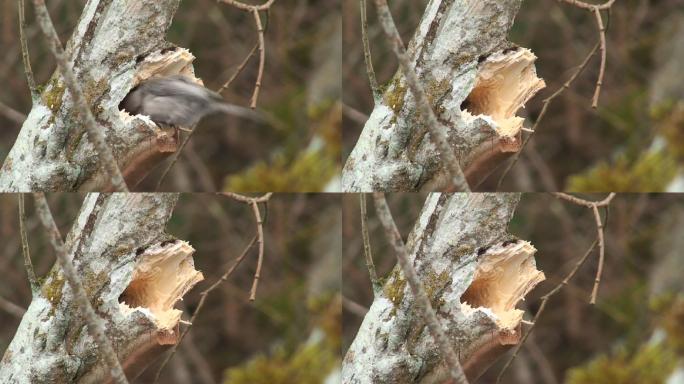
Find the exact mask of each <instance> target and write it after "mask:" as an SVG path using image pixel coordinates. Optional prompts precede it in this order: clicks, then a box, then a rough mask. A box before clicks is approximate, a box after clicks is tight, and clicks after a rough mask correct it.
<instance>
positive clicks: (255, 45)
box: [216, 42, 259, 93]
mask: <svg viewBox="0 0 684 384" xmlns="http://www.w3.org/2000/svg"><path fill="white" fill-rule="evenodd" d="M257 48H259V42H257V43H256V44H254V46H253V47H252V50H251V51H249V53H248V54H247V57H245V59H244V60H242V62H241V63H240V65H238V67H237V68H236V69H235V72H234V73H233V75H232V76H231V77H230V78H229V79H228V80H227V81H226V82H225V83H223V85H222V86H221V88H219V89H218V91H216V93H221V92H223V91H224V90H226V88H228V87H229V86H230V84H232V83H233V80H235V79H236V78H237V77H238V75H240V73H241V72H242V70H243V69H245V66H246V65H247V63H248V62H249V60H250V59H251V58H252V56H254V53H255V52H256V50H257Z"/></svg>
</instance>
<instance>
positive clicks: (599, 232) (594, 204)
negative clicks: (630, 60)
mask: <svg viewBox="0 0 684 384" xmlns="http://www.w3.org/2000/svg"><path fill="white" fill-rule="evenodd" d="M553 195H554V196H556V197H558V198H559V199H563V200H566V201H569V202H571V203H573V204H577V205H581V206H584V207H587V208H589V209H591V210H592V213H593V214H594V221H595V222H596V238H597V239H598V244H599V261H598V267H597V269H596V278H595V279H594V288H593V289H592V290H591V299H590V301H589V303H590V304H596V296H597V295H598V289H599V286H600V284H601V274H602V273H603V263H604V259H605V244H604V241H603V229H604V227H605V225H604V224H603V222H602V221H601V215H600V214H599V211H598V207H607V206H608V205H609V204H610V202H611V201H612V200H613V198H614V197H615V193H614V192H613V193H610V194H608V196H607V197H606V198H605V199H603V200H601V201H589V200H585V199H580V198H579V197H575V196H572V195H568V194H566V193H561V192H556V193H554V194H553Z"/></svg>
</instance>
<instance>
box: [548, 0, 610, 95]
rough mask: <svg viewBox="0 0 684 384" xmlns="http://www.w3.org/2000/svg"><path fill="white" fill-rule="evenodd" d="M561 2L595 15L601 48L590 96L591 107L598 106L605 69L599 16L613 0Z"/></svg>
mask: <svg viewBox="0 0 684 384" xmlns="http://www.w3.org/2000/svg"><path fill="white" fill-rule="evenodd" d="M558 1H561V2H565V3H568V4H570V5H573V6H575V7H577V8H581V9H585V10H587V11H591V12H592V13H593V14H594V16H595V17H596V26H597V27H598V33H599V42H600V48H601V67H600V69H599V75H598V78H597V79H596V87H595V89H594V96H593V97H592V101H591V107H592V108H597V107H598V98H599V95H600V94H601V85H602V84H603V75H604V73H605V69H606V29H605V28H604V26H603V19H602V18H601V11H602V10H607V11H608V12H610V7H611V6H613V3H614V2H615V0H609V1H606V2H605V3H603V4H589V3H585V2H583V1H578V0H558Z"/></svg>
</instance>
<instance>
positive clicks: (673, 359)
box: [342, 193, 684, 384]
mask: <svg viewBox="0 0 684 384" xmlns="http://www.w3.org/2000/svg"><path fill="white" fill-rule="evenodd" d="M425 197H426V195H425V194H392V195H388V203H389V205H390V208H391V210H392V213H393V215H394V218H395V221H396V222H397V226H398V228H399V230H400V232H401V234H402V236H403V238H404V239H405V238H406V236H408V233H409V232H410V231H411V229H412V227H413V224H414V222H415V220H416V218H417V217H418V214H419V212H420V209H421V207H422V204H423V202H424V200H425ZM585 197H586V198H588V199H592V200H593V199H595V200H598V199H602V198H603V197H605V194H604V195H588V196H585ZM343 209H344V213H343V232H342V233H343V256H342V273H343V276H344V281H343V284H342V295H343V299H342V300H343V335H344V336H343V342H342V344H343V354H344V353H346V351H347V349H348V348H349V345H350V344H351V342H352V341H353V339H354V336H355V335H356V332H357V331H358V329H359V327H360V325H361V321H362V319H363V316H364V315H365V312H366V311H367V308H368V307H369V306H370V304H371V303H372V300H373V298H372V291H371V284H370V280H369V278H368V271H367V269H366V265H365V261H364V257H363V243H362V238H361V230H360V215H359V212H360V211H359V198H358V195H352V194H349V195H345V196H344V198H343ZM368 214H369V221H368V225H369V233H370V240H371V246H372V252H373V259H374V261H375V265H376V269H377V273H378V277H385V276H387V275H388V273H389V272H390V271H391V270H392V268H393V267H394V265H395V264H396V257H395V255H394V253H393V251H392V249H391V246H390V244H389V243H388V241H387V240H386V238H385V235H384V232H383V229H382V227H381V225H380V222H379V221H378V220H377V218H376V217H375V208H374V206H373V203H372V199H371V197H370V196H369V197H368ZM682 228H684V196H681V195H674V194H663V195H633V194H618V195H617V196H616V197H615V199H614V200H613V201H612V203H611V205H610V212H609V219H608V222H607V228H606V230H605V242H606V248H605V250H606V259H605V265H604V270H603V277H602V280H601V285H600V289H599V295H598V300H597V303H596V305H594V306H592V305H590V304H589V297H590V294H591V290H592V287H593V282H594V277H595V274H596V266H597V260H598V252H594V254H593V255H592V256H591V257H590V258H589V259H588V260H587V262H586V263H585V264H584V265H583V267H582V268H581V269H580V270H579V272H578V274H577V275H576V276H575V278H574V279H573V280H571V281H570V283H569V284H568V285H567V286H566V287H565V288H563V289H562V290H561V291H560V292H559V293H558V294H556V295H555V296H553V297H552V298H551V299H550V301H549V302H548V304H547V306H546V309H545V310H544V313H543V314H542V315H541V318H540V320H539V322H538V324H537V326H536V327H535V331H534V332H533V333H532V334H531V336H530V338H529V339H528V341H527V343H526V344H525V346H524V347H523V348H522V349H521V351H520V354H519V355H518V357H517V358H516V360H514V363H513V365H512V366H511V367H510V368H509V370H508V371H507V373H506V375H505V376H504V378H503V380H502V383H510V384H513V383H526V384H535V383H540V384H554V383H569V384H589V383H594V384H603V383H605V384H637V383H649V384H656V383H664V382H665V379H666V378H667V377H668V376H669V375H670V373H671V372H672V371H673V370H674V368H675V367H676V366H677V364H680V366H681V365H682V362H683V361H684V280H682V276H684V256H682V249H684V236H682V231H683V229H682ZM509 232H510V233H511V234H513V235H515V236H517V237H519V238H521V239H525V240H529V241H530V242H532V244H533V245H534V246H535V247H536V248H537V253H536V255H535V258H536V262H537V268H538V269H539V270H541V271H543V272H544V274H545V275H546V281H544V282H542V283H540V284H539V285H538V286H537V287H536V288H535V289H534V290H533V291H532V292H531V293H530V294H528V295H527V297H526V300H525V301H524V302H521V303H520V304H519V305H518V308H522V309H525V310H526V314H525V319H526V320H532V317H533V316H534V314H535V313H536V312H537V310H538V308H539V305H540V298H541V296H542V295H544V294H546V293H547V292H548V291H550V290H551V289H553V288H554V287H555V286H556V285H557V284H559V283H560V282H561V281H562V280H563V279H564V278H565V276H566V275H567V274H568V273H569V272H570V270H572V268H573V267H574V265H575V264H576V262H577V260H579V258H581V257H582V256H583V255H584V253H585V252H586V250H587V249H588V247H589V246H590V245H591V243H592V241H593V240H594V239H595V238H596V226H595V224H594V218H593V215H592V214H591V212H590V211H589V210H588V209H587V208H584V207H577V206H575V205H572V204H570V203H567V202H565V201H560V200H557V199H556V198H555V197H553V196H551V195H549V194H541V193H528V194H523V196H522V198H521V200H520V204H519V205H518V207H517V209H516V212H515V215H514V216H513V220H512V222H511V223H510V227H509ZM509 353H510V352H509ZM508 356H509V355H506V356H505V357H502V358H501V359H499V360H498V361H497V363H496V364H494V365H493V366H492V367H491V368H490V369H489V370H488V371H487V372H486V373H485V375H483V376H482V377H481V378H480V379H479V380H478V381H477V382H478V383H494V382H496V377H497V375H498V373H499V371H500V370H501V368H502V366H503V363H505V361H506V358H507V357H508Z"/></svg>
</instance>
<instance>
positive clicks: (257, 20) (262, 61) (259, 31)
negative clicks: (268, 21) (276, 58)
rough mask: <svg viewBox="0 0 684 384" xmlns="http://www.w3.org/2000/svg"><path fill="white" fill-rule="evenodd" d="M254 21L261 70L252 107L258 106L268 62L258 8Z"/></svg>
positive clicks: (255, 11)
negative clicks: (265, 66) (262, 80)
mask: <svg viewBox="0 0 684 384" xmlns="http://www.w3.org/2000/svg"><path fill="white" fill-rule="evenodd" d="M252 15H254V22H255V23H256V26H257V35H258V36H259V72H258V74H257V79H256V82H255V83H254V93H253V94H252V101H251V103H250V107H251V108H252V109H254V108H256V104H257V99H258V98H259V90H260V89H261V79H262V77H263V76H264V65H265V62H266V46H265V43H264V27H263V26H262V25H261V16H260V15H259V11H258V10H256V9H255V10H253V11H252Z"/></svg>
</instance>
